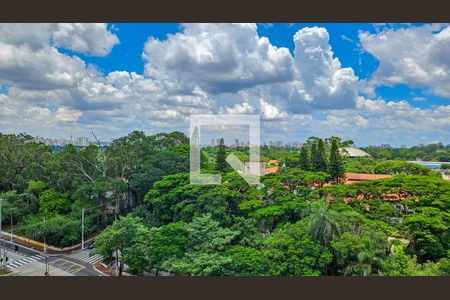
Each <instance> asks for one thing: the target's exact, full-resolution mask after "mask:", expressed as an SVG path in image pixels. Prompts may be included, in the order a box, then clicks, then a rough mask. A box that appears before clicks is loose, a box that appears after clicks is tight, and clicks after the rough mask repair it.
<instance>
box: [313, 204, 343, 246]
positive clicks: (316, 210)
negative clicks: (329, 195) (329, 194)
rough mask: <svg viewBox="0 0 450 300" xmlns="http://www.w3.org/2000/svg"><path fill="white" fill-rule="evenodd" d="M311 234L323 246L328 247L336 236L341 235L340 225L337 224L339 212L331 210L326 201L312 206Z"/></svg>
mask: <svg viewBox="0 0 450 300" xmlns="http://www.w3.org/2000/svg"><path fill="white" fill-rule="evenodd" d="M310 216H311V219H310V222H309V226H308V231H309V234H310V235H311V236H312V237H313V238H314V239H315V240H316V241H318V242H320V243H322V244H323V245H328V244H329V242H330V241H331V240H332V239H333V237H334V236H336V235H339V233H340V230H339V224H338V223H337V219H338V216H339V214H338V212H336V211H334V210H332V209H330V206H329V205H328V204H327V202H326V199H321V200H318V201H316V202H315V203H313V204H312V206H311V211H310Z"/></svg>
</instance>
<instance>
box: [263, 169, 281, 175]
mask: <svg viewBox="0 0 450 300" xmlns="http://www.w3.org/2000/svg"><path fill="white" fill-rule="evenodd" d="M278 169H279V168H278V167H271V168H265V169H264V174H269V173H271V174H274V173H278Z"/></svg>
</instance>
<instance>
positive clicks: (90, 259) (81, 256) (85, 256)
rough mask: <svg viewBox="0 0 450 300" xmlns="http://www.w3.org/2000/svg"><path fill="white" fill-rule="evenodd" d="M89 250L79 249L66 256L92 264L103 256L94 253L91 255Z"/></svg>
mask: <svg viewBox="0 0 450 300" xmlns="http://www.w3.org/2000/svg"><path fill="white" fill-rule="evenodd" d="M90 252H91V251H90V250H81V251H78V252H75V253H72V254H69V255H68V257H70V258H73V259H76V260H79V261H82V262H85V263H88V264H91V265H94V264H96V263H98V262H99V261H101V260H102V259H103V257H102V256H101V255H99V254H94V255H93V256H89V253H90Z"/></svg>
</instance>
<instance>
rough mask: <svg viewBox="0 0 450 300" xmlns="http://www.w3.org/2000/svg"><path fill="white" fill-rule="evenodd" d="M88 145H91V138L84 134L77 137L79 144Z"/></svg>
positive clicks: (81, 145)
mask: <svg viewBox="0 0 450 300" xmlns="http://www.w3.org/2000/svg"><path fill="white" fill-rule="evenodd" d="M88 145H89V138H87V137H82V136H81V137H78V138H77V146H80V147H86V146H88Z"/></svg>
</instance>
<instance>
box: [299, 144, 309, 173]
mask: <svg viewBox="0 0 450 300" xmlns="http://www.w3.org/2000/svg"><path fill="white" fill-rule="evenodd" d="M309 168H310V166H309V157H308V149H307V148H306V147H305V146H303V147H302V148H301V149H300V169H302V170H305V171H308V170H309Z"/></svg>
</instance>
